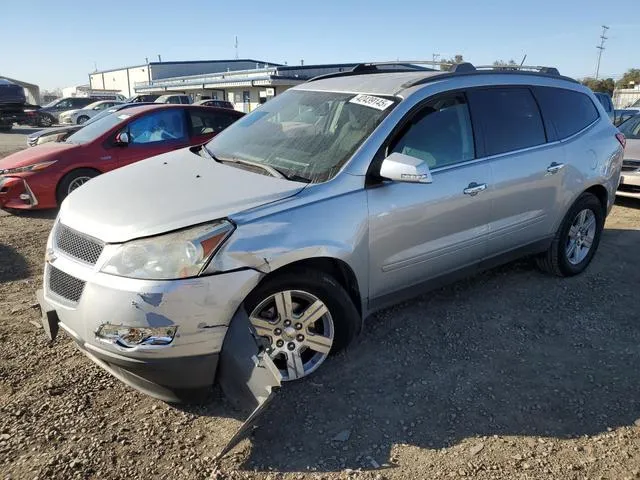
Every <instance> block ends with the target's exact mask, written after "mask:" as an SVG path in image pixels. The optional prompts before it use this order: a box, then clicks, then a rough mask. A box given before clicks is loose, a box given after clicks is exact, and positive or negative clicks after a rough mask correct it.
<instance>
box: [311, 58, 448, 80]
mask: <svg viewBox="0 0 640 480" xmlns="http://www.w3.org/2000/svg"><path fill="white" fill-rule="evenodd" d="M442 64H443V63H441V62H434V61H432V60H396V61H393V62H366V63H358V64H356V65H354V67H353V68H352V69H350V70H346V71H343V72H334V73H327V74H325V75H318V76H317V77H313V78H311V79H309V80H307V82H314V81H316V80H324V79H327V78H335V77H350V76H353V75H364V74H371V73H390V72H405V73H406V72H438V71H439V70H436V69H434V68H428V67H422V66H421V65H432V66H436V65H442ZM444 65H448V64H446V63H445V64H444ZM379 67H396V68H379Z"/></svg>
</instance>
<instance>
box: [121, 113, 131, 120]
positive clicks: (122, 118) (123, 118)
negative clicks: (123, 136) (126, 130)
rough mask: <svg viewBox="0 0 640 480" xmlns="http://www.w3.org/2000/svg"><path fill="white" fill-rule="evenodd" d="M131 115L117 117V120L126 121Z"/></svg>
mask: <svg viewBox="0 0 640 480" xmlns="http://www.w3.org/2000/svg"><path fill="white" fill-rule="evenodd" d="M130 116H131V115H127V114H126V113H123V114H122V115H118V118H119V119H120V120H126V119H127V118H129V117H130Z"/></svg>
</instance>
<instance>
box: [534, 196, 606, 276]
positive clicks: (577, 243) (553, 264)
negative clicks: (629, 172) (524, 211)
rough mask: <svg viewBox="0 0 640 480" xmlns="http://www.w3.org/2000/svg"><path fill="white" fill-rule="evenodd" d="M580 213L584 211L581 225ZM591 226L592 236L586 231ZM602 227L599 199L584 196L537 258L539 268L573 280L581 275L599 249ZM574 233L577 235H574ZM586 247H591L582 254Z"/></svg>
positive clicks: (573, 207)
mask: <svg viewBox="0 0 640 480" xmlns="http://www.w3.org/2000/svg"><path fill="white" fill-rule="evenodd" d="M583 212H586V213H584V215H585V217H584V223H582V224H580V222H581V218H582V217H580V218H579V216H580V215H582V214H583ZM589 212H590V213H589ZM591 223H593V231H592V235H591V234H590V233H591V227H589V228H586V225H587V224H589V225H591ZM574 224H576V226H575V228H574ZM603 228H604V210H603V207H602V204H601V203H600V200H598V198H597V197H596V196H595V195H593V194H591V193H586V192H585V193H583V194H582V195H580V196H579V197H578V199H577V200H576V201H575V203H574V204H573V205H572V206H571V208H570V209H569V211H568V212H567V214H566V215H565V217H564V219H563V220H562V223H561V224H560V227H559V228H558V231H557V232H556V235H555V237H554V239H553V241H552V242H551V246H550V247H549V249H548V250H547V251H546V252H545V253H543V254H541V255H540V256H539V257H537V258H536V261H537V264H538V267H539V268H540V269H541V270H543V271H545V272H548V273H552V274H554V275H557V276H559V277H572V276H574V275H578V274H579V273H582V272H583V271H584V270H585V269H586V268H587V266H589V263H591V260H592V259H593V256H594V255H595V253H596V251H597V250H598V245H599V244H600V236H601V235H602V230H603ZM576 232H580V234H579V235H578V236H577V233H576ZM576 236H577V237H576ZM576 238H578V240H576ZM589 239H590V241H589ZM587 244H589V245H590V246H589V248H588V250H587V251H586V252H585V245H587Z"/></svg>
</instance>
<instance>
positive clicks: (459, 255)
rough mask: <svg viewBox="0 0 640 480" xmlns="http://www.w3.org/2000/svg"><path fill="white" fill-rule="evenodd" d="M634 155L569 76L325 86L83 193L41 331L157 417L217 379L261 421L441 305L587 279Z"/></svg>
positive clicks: (50, 270) (51, 280)
mask: <svg viewBox="0 0 640 480" xmlns="http://www.w3.org/2000/svg"><path fill="white" fill-rule="evenodd" d="M208 108H211V107H208ZM226 111H228V112H230V110H226ZM471 118H473V123H472V122H471ZM623 143H624V138H623V136H622V135H621V134H620V133H619V132H618V130H617V129H616V128H615V127H614V126H613V125H612V124H611V122H610V121H609V119H608V116H607V113H606V112H605V110H604V108H603V107H602V105H601V104H600V103H599V102H598V100H597V99H596V98H595V96H594V95H593V93H592V92H591V91H590V90H589V89H587V88H586V87H584V86H582V85H580V84H579V83H577V82H576V81H574V80H572V79H569V78H566V77H562V76H560V75H559V74H558V73H557V70H555V69H546V70H542V71H540V72H530V73H527V72H520V71H517V70H512V71H492V70H489V71H481V70H476V69H475V67H473V66H472V65H470V64H460V65H458V66H455V67H454V68H453V69H452V71H449V72H440V71H416V70H411V69H406V70H404V71H403V70H402V69H397V70H394V71H390V70H388V69H386V67H376V66H372V65H361V66H358V67H356V68H354V70H353V71H351V72H345V73H341V74H332V75H327V76H325V77H320V78H318V79H315V80H312V81H310V82H307V83H304V84H301V85H298V86H296V87H294V88H292V89H290V90H288V91H286V92H284V93H283V94H281V95H278V96H277V97H275V98H274V99H273V100H270V101H269V102H267V103H265V104H264V105H262V106H261V107H260V109H259V110H255V111H254V112H252V113H251V114H249V115H247V116H246V117H244V118H242V119H241V120H240V121H238V122H236V123H234V124H233V125H231V126H230V127H229V128H228V129H226V130H225V131H224V132H222V133H221V134H220V135H218V136H217V137H216V138H214V139H213V140H212V141H211V142H209V143H207V144H206V145H204V146H202V147H199V148H191V149H182V150H179V151H173V152H168V153H166V154H164V155H159V156H157V157H155V158H153V159H149V160H147V161H145V162H141V163H138V164H136V165H132V166H130V167H127V168H124V169H120V170H117V171H115V172H112V173H110V174H109V175H105V176H103V177H98V178H97V179H95V180H92V181H91V182H90V183H89V184H88V185H87V186H86V187H82V188H80V189H78V190H76V191H74V192H73V193H72V194H71V195H70V196H69V197H68V198H67V200H66V201H65V202H64V204H63V205H62V209H61V210H60V214H59V216H58V218H57V220H56V223H55V226H54V227H53V230H52V233H51V235H50V237H49V240H48V243H47V252H48V253H47V261H46V264H45V269H44V270H45V271H44V278H45V281H44V291H41V292H40V293H39V302H40V305H41V309H42V311H43V326H44V328H45V332H49V333H48V334H49V338H50V339H51V338H53V337H54V336H55V333H56V332H57V329H58V327H59V326H60V327H61V328H62V329H64V330H65V331H66V332H67V333H69V334H70V335H71V336H72V337H73V338H74V339H75V341H76V343H77V344H78V345H79V346H80V348H81V349H82V350H84V351H85V352H87V354H88V355H89V357H90V358H91V359H92V360H93V361H95V362H96V363H98V364H99V365H100V366H101V367H102V368H104V369H106V370H107V371H110V372H111V373H112V374H114V375H115V376H116V377H118V378H119V379H121V380H124V381H125V382H126V383H128V384H129V385H132V386H134V387H136V388H138V389H140V390H142V391H144V392H146V393H148V394H152V395H155V396H156V397H158V398H161V399H164V400H170V401H172V400H176V399H178V398H179V394H178V393H176V392H177V391H180V390H183V389H189V388H197V387H206V386H209V385H211V383H213V382H214V379H216V375H217V381H219V382H220V383H221V384H222V388H223V390H224V391H225V392H229V391H233V392H245V393H246V394H247V397H251V394H253V395H254V397H253V403H254V405H255V404H258V405H260V404H263V402H264V401H265V400H266V399H268V398H269V397H270V392H271V391H272V390H271V389H272V388H273V387H274V386H276V385H277V384H278V383H279V382H280V380H281V379H282V380H296V379H300V378H303V377H306V376H308V375H310V374H312V373H313V372H314V371H316V370H317V369H318V368H319V367H320V366H321V365H322V363H323V362H324V361H325V359H326V358H327V356H328V355H329V354H331V353H332V352H337V351H339V350H341V349H343V348H345V347H346V346H347V345H348V344H349V343H350V342H351V341H352V340H353V339H354V337H355V336H356V335H357V333H358V332H359V331H361V329H362V327H363V320H364V319H365V318H366V317H367V316H368V315H370V314H371V313H372V312H374V311H376V310H378V309H380V308H383V307H385V306H387V305H390V304H392V303H396V302H399V301H401V300H404V299H406V298H408V297H409V296H412V295H416V294H418V293H421V292H424V290H425V289H426V288H428V287H433V286H436V285H440V284H441V283H442V282H444V281H447V280H451V279H453V278H455V277H457V276H460V275H463V274H468V273H472V272H477V271H478V270H480V269H482V268H488V267H490V266H493V265H497V264H500V263H503V262H506V261H509V260H510V259H514V258H517V257H519V256H521V255H525V254H535V255H536V256H537V258H538V262H539V265H540V266H541V267H542V268H543V269H544V270H546V271H548V272H551V273H553V274H555V275H558V276H572V275H576V274H579V273H581V272H582V271H584V270H585V269H586V268H587V266H588V265H589V263H590V262H591V259H592V258H593V256H594V254H595V252H596V249H597V248H598V243H599V241H600V235H601V233H602V229H603V225H604V220H605V217H606V216H607V214H608V212H609V211H610V210H611V208H612V206H613V202H614V198H615V191H616V187H617V186H618V180H619V177H620V168H621V166H622V157H623ZM77 245H81V246H77ZM472 320H473V319H472V318H470V321H472ZM250 325H252V327H253V330H254V332H255V335H253V334H252V332H251V331H250ZM407 334H411V332H407ZM256 337H258V338H256ZM218 363H219V369H217V367H218ZM216 371H217V374H216Z"/></svg>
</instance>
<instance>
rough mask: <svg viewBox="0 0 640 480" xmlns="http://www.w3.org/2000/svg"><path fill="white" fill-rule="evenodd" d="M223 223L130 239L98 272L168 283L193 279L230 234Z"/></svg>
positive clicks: (228, 225)
mask: <svg viewBox="0 0 640 480" xmlns="http://www.w3.org/2000/svg"><path fill="white" fill-rule="evenodd" d="M233 229H234V227H233V224H232V223H231V222H228V221H226V220H221V221H217V222H214V223H208V224H204V225H199V226H197V227H193V228H189V229H187V230H181V231H178V232H173V233H167V234H164V235H159V236H156V237H150V238H143V239H141V240H132V241H131V242H127V243H124V244H122V245H120V247H119V248H118V250H117V251H116V253H115V254H114V255H113V256H112V257H111V259H109V260H108V261H107V262H106V263H105V264H104V266H103V267H102V271H103V272H105V273H110V274H113V275H120V276H122V277H129V278H140V279H147V280H169V279H175V278H188V277H195V276H197V275H198V274H199V273H200V272H201V271H202V269H203V268H204V267H205V266H206V265H207V262H208V261H209V259H210V258H211V257H212V256H213V254H214V253H215V252H216V250H217V249H218V247H220V245H222V243H223V242H224V241H225V240H226V239H227V237H228V236H229V235H230V234H231V232H233Z"/></svg>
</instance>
